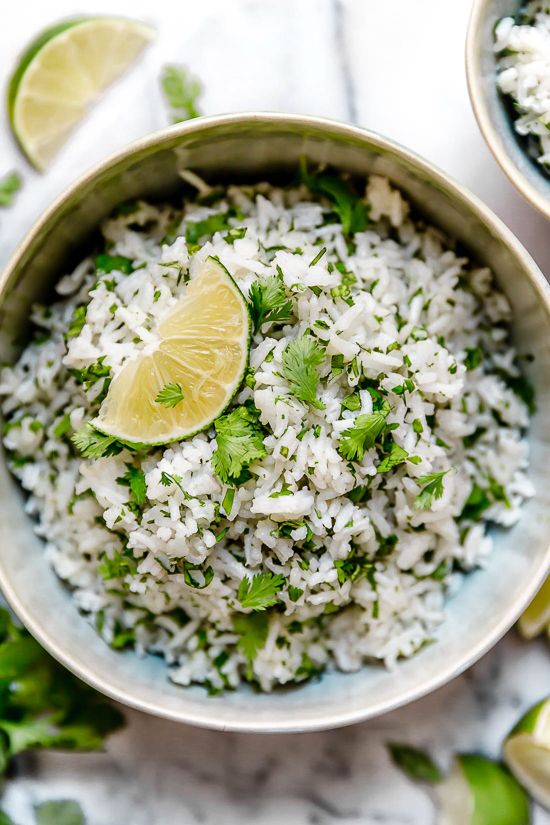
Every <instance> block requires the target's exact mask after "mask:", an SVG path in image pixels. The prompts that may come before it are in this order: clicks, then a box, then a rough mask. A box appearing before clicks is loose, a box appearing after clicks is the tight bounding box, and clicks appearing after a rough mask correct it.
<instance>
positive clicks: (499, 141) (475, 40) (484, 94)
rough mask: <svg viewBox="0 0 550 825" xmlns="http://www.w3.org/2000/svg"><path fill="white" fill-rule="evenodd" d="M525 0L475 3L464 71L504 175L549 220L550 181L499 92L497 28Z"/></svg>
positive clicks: (489, 142)
mask: <svg viewBox="0 0 550 825" xmlns="http://www.w3.org/2000/svg"><path fill="white" fill-rule="evenodd" d="M524 5H525V3H524V2H523V0H474V5H473V9H472V16H471V19H470V26H469V30H468V42H467V47H466V67H467V73H468V85H469V88H470V97H471V100H472V105H473V108H474V112H475V115H476V118H477V120H478V123H479V126H480V128H481V131H482V133H483V136H484V138H485V140H486V142H487V144H488V146H489V148H490V149H491V151H492V152H493V154H494V156H495V158H496V160H497V161H498V163H499V164H500V166H501V167H502V169H503V171H504V172H505V173H506V175H507V176H508V177H509V178H510V180H511V181H512V183H513V184H514V186H515V187H516V188H517V189H518V190H519V191H520V192H521V194H522V195H523V196H524V197H525V198H527V200H528V201H529V202H530V203H531V204H532V205H533V206H535V207H536V208H537V209H539V210H540V211H541V212H542V213H543V214H544V215H545V216H546V217H547V218H549V219H550V177H549V176H548V175H547V174H546V173H545V171H544V170H543V169H542V168H541V167H540V165H539V164H538V163H537V162H536V160H535V159H534V158H532V157H530V156H529V154H528V152H527V142H526V140H525V138H522V137H521V136H520V135H518V133H517V132H516V131H515V129H514V123H513V109H512V105H511V102H508V101H507V100H505V98H504V97H503V96H502V95H501V94H500V92H499V91H498V88H497V83H496V76H497V61H496V56H495V52H494V29H495V26H496V24H497V23H498V21H499V20H500V19H501V18H503V17H510V16H512V17H515V16H516V15H517V13H518V11H519V10H520V8H521V7H522V6H524Z"/></svg>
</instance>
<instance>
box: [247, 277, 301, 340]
mask: <svg viewBox="0 0 550 825" xmlns="http://www.w3.org/2000/svg"><path fill="white" fill-rule="evenodd" d="M248 297H249V301H250V303H249V306H250V314H251V315H252V320H253V322H254V332H257V331H258V330H259V329H260V327H261V326H262V325H263V324H265V323H268V322H269V323H270V324H280V323H282V322H283V321H288V320H290V318H291V316H292V301H290V300H289V299H288V297H287V294H286V292H285V286H284V283H283V279H282V277H281V276H280V275H269V276H268V277H267V278H258V280H257V281H254V282H253V284H252V286H251V287H250V292H249V296H248Z"/></svg>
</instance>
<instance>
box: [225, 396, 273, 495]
mask: <svg viewBox="0 0 550 825" xmlns="http://www.w3.org/2000/svg"><path fill="white" fill-rule="evenodd" d="M259 416H260V414H259V412H258V410H257V409H256V408H255V407H251V406H243V407H237V408H236V409H234V410H232V411H231V412H230V413H227V414H226V415H221V416H220V417H219V418H218V419H216V421H215V423H214V429H215V431H216V445H217V446H216V450H215V451H214V454H213V456H212V464H213V466H214V472H215V473H216V475H217V476H218V478H219V479H220V480H221V481H223V483H224V484H227V483H230V482H236V480H237V479H238V478H239V476H241V474H242V472H243V470H245V469H246V468H247V467H249V466H250V465H251V464H252V462H253V461H258V460H259V459H261V458H263V457H264V456H265V455H266V448H265V445H264V435H265V433H264V430H263V427H262V426H261V424H260V421H259Z"/></svg>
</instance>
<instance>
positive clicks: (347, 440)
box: [338, 401, 391, 461]
mask: <svg viewBox="0 0 550 825" xmlns="http://www.w3.org/2000/svg"><path fill="white" fill-rule="evenodd" d="M390 412H391V407H390V405H389V404H388V402H387V401H384V402H383V404H382V406H381V408H380V410H379V411H378V412H373V413H365V414H364V415H358V416H357V418H356V419H355V423H354V425H353V427H349V428H348V429H347V430H344V432H343V433H342V435H341V437H340V446H339V448H338V450H339V452H340V455H342V456H343V457H344V458H345V459H347V460H348V461H362V460H363V456H364V455H365V452H366V450H369V449H370V448H371V447H374V444H375V441H376V439H377V438H378V436H379V435H381V433H382V432H383V430H384V429H385V427H386V418H387V417H388V415H389V414H390Z"/></svg>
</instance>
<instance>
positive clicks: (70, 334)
mask: <svg viewBox="0 0 550 825" xmlns="http://www.w3.org/2000/svg"><path fill="white" fill-rule="evenodd" d="M86 311H87V307H85V306H83V305H82V304H81V305H80V306H77V307H75V309H74V312H73V317H72V318H71V320H70V322H69V326H68V327H67V332H66V333H65V339H66V340H67V341H68V340H69V338H76V336H77V335H80V333H81V332H82V327H83V326H84V324H85V323H86Z"/></svg>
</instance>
